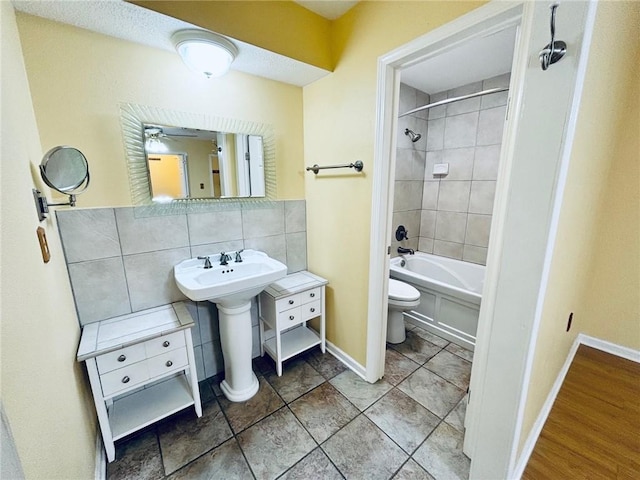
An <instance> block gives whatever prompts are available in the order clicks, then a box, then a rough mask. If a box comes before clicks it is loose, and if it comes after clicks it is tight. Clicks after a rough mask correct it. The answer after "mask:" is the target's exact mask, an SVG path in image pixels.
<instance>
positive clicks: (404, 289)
mask: <svg viewBox="0 0 640 480" xmlns="http://www.w3.org/2000/svg"><path fill="white" fill-rule="evenodd" d="M389 298H390V299H392V300H400V301H402V302H413V301H415V300H417V299H419V298H420V292H419V291H418V290H416V288H415V287H413V286H411V285H409V284H408V283H404V282H401V281H400V280H395V279H393V278H390V279H389Z"/></svg>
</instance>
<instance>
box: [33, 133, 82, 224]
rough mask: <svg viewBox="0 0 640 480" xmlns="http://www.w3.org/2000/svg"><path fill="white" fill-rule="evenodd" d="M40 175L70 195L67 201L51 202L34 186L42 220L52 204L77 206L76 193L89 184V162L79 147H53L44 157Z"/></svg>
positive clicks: (56, 188) (61, 191)
mask: <svg viewBox="0 0 640 480" xmlns="http://www.w3.org/2000/svg"><path fill="white" fill-rule="evenodd" d="M40 176H41V177H42V180H44V183H46V184H47V185H48V186H49V187H51V188H53V189H54V190H57V191H58V192H60V193H64V194H65V195H69V201H68V202H67V203H49V202H48V201H47V199H46V198H45V196H44V195H42V193H40V191H39V190H36V189H35V188H34V189H33V190H32V191H33V198H34V200H35V203H36V209H37V211H38V218H39V219H40V221H42V220H44V219H45V218H46V216H47V213H49V207H51V206H62V205H69V206H71V207H75V205H76V195H78V194H80V193H82V192H84V191H85V190H86V189H87V187H88V186H89V180H90V177H89V162H87V158H86V157H85V156H84V154H83V153H82V152H81V151H80V150H78V149H77V148H73V147H69V146H66V145H61V146H58V147H53V148H52V149H51V150H49V151H48V152H47V153H45V154H44V156H43V157H42V161H41V162H40Z"/></svg>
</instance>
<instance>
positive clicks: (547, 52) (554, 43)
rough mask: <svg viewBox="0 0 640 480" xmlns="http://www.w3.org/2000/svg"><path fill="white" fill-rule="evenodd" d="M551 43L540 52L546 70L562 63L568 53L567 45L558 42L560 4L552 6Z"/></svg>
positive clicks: (541, 63) (542, 64)
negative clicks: (557, 14) (557, 16)
mask: <svg viewBox="0 0 640 480" xmlns="http://www.w3.org/2000/svg"><path fill="white" fill-rule="evenodd" d="M550 8H551V43H549V44H548V45H547V46H546V47H544V48H543V49H542V50H541V51H540V66H541V67H542V70H546V69H547V68H549V66H550V65H553V64H554V63H556V62H558V61H560V59H561V58H562V57H564V54H565V53H567V44H566V43H565V42H563V41H562V40H556V39H555V36H556V10H557V8H558V4H557V3H554V4H553V5H551V7H550Z"/></svg>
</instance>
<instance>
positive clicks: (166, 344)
mask: <svg viewBox="0 0 640 480" xmlns="http://www.w3.org/2000/svg"><path fill="white" fill-rule="evenodd" d="M169 345H171V343H170V342H169V340H165V341H164V342H162V346H163V347H168V346H169Z"/></svg>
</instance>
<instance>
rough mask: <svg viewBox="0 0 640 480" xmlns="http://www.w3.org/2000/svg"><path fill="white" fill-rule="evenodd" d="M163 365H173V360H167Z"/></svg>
mask: <svg viewBox="0 0 640 480" xmlns="http://www.w3.org/2000/svg"><path fill="white" fill-rule="evenodd" d="M165 365H166V366H167V367H170V366H172V365H173V362H172V361H171V360H167V363H165Z"/></svg>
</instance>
